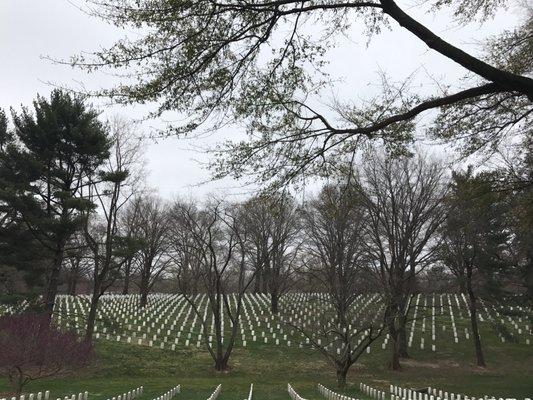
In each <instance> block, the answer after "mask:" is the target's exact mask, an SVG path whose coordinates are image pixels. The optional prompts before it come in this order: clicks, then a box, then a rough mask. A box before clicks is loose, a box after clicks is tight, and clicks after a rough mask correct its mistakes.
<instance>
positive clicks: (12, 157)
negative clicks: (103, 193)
mask: <svg viewBox="0 0 533 400" xmlns="http://www.w3.org/2000/svg"><path fill="white" fill-rule="evenodd" d="M12 119H13V125H14V129H13V131H12V132H10V134H9V135H2V137H4V136H6V139H7V140H6V142H5V143H4V144H3V145H2V151H1V154H0V203H1V204H2V205H3V207H4V208H5V210H6V212H8V213H9V214H10V215H11V218H12V219H13V220H14V221H17V225H18V226H19V227H20V230H19V232H26V233H27V234H31V237H32V239H33V241H34V242H35V243H36V244H38V246H40V248H41V249H42V251H43V252H46V253H47V254H48V258H47V260H46V265H45V267H46V268H45V271H46V274H45V276H44V278H45V286H46V289H45V296H44V302H45V306H46V308H47V310H48V311H50V312H51V311H52V309H53V305H54V301H55V296H56V292H57V287H58V284H59V276H60V271H61V265H62V263H63V259H64V255H65V250H66V246H67V243H68V240H69V238H70V237H71V235H72V234H73V233H74V232H75V231H76V230H77V229H78V228H79V225H80V223H81V214H82V213H83V212H84V211H86V210H88V209H92V208H94V207H95V205H94V204H93V203H92V202H91V201H89V200H87V199H86V198H85V194H84V187H85V185H86V181H87V178H88V177H89V176H91V175H93V174H94V171H95V169H96V168H97V167H98V166H99V165H100V164H102V162H103V161H104V160H105V159H106V158H107V157H108V154H109V139H108V136H107V133H106V130H105V127H104V125H103V124H102V123H101V122H100V121H99V120H98V113H97V112H96V111H95V110H93V109H92V108H90V107H88V106H87V105H86V104H85V101H84V99H83V98H82V97H78V96H73V95H70V94H69V93H67V92H64V91H61V90H54V91H53V92H52V93H51V96H50V99H46V98H44V97H42V96H37V99H36V100H35V101H34V103H33V112H32V111H30V110H29V109H28V108H25V107H24V108H23V109H22V111H21V112H20V113H17V112H15V111H13V110H12ZM6 131H7V128H6ZM2 230H3V231H4V235H3V236H4V237H11V238H13V236H12V235H11V234H10V233H8V232H6V231H5V230H4V227H3V226H2ZM12 250H13V251H11V254H12V256H11V257H13V258H14V259H13V260H11V261H10V262H11V263H15V264H16V263H17V262H19V261H20V260H21V258H22V257H24V253H25V251H24V248H23V247H22V248H16V247H12ZM2 254H7V253H6V252H2Z"/></svg>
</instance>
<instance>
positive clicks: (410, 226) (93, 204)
mask: <svg viewBox="0 0 533 400" xmlns="http://www.w3.org/2000/svg"><path fill="white" fill-rule="evenodd" d="M1 120H2V124H1V127H2V129H1V133H2V134H1V138H2V142H1V148H0V150H1V152H0V181H1V183H2V185H1V188H0V206H1V209H0V212H1V223H2V225H1V227H0V228H1V229H0V246H2V252H1V253H0V256H1V259H0V265H1V267H2V269H9V270H16V271H22V272H23V273H25V276H26V278H27V281H28V283H29V284H40V285H41V286H42V288H43V294H44V305H45V307H46V309H47V311H48V312H49V313H51V312H52V311H53V304H54V299H55V295H56V294H57V290H58V283H59V279H60V276H61V272H62V271H64V272H65V271H66V273H67V274H66V275H67V277H68V279H69V284H70V286H71V288H72V286H75V282H76V277H77V276H79V274H80V271H82V270H85V271H86V273H87V274H89V276H90V278H91V282H92V297H91V300H90V302H91V304H90V307H89V313H88V318H87V328H86V334H85V339H86V340H87V341H90V340H91V339H92V335H93V331H94V325H95V322H96V321H95V320H96V310H97V307H98V302H99V299H100V297H101V296H102V295H103V294H104V293H105V292H106V291H107V290H108V289H109V288H110V287H111V286H113V285H114V284H116V283H117V282H118V281H119V280H120V281H121V282H122V284H123V288H122V291H123V292H124V293H128V291H129V290H130V284H131V282H132V281H134V282H136V283H137V285H138V287H139V291H140V293H141V307H144V306H145V305H146V303H147V298H148V294H149V292H150V291H151V290H152V288H153V286H154V284H155V283H156V282H157V281H158V280H160V279H161V278H163V277H165V278H169V279H171V280H172V281H174V282H175V287H176V289H177V290H178V291H179V292H180V293H182V294H183V295H184V296H185V298H186V299H187V300H188V301H189V303H190V304H191V307H192V308H193V309H194V311H195V312H196V313H197V316H198V318H199V319H200V321H202V323H203V324H204V330H203V333H204V340H205V343H206V346H207V348H208V350H209V352H210V354H211V355H212V356H213V359H214V360H215V367H216V368H217V369H218V370H224V369H226V368H227V366H228V361H229V357H230V355H231V351H232V348H233V343H234V340H235V336H236V334H237V332H238V324H239V318H240V312H241V306H242V298H243V295H244V293H246V292H247V291H255V292H258V293H267V294H268V295H269V296H270V298H271V306H272V312H273V313H274V314H278V315H279V316H280V319H281V320H283V321H284V322H285V323H287V324H290V321H289V320H288V319H287V318H286V316H285V315H283V310H280V309H279V300H280V298H281V296H282V295H283V294H284V293H286V292H287V291H288V290H291V289H292V288H294V289H298V290H303V289H309V288H315V290H317V291H320V292H325V293H327V294H328V295H329V296H328V297H327V298H328V300H327V301H328V302H329V305H330V306H331V307H329V309H331V310H334V314H333V321H335V322H334V324H333V326H332V325H331V315H325V316H324V319H323V320H322V321H318V322H317V324H316V325H315V326H313V327H312V329H310V327H306V328H305V329H304V328H303V327H298V326H294V328H295V329H298V330H300V331H301V332H302V333H304V334H305V335H306V336H308V337H309V338H310V340H313V343H314V345H315V347H317V348H318V349H320V351H321V352H322V353H323V354H324V356H326V357H327V358H328V359H329V360H330V361H331V362H332V364H334V365H335V368H336V370H337V373H338V377H339V384H341V385H342V384H343V383H344V382H345V379H346V374H347V371H348V369H349V368H350V366H351V365H353V363H355V362H356V361H357V360H358V358H359V357H360V356H361V355H362V354H363V352H364V350H365V348H366V347H367V346H368V345H370V343H372V341H373V340H375V339H376V338H377V337H378V336H379V335H380V334H381V332H382V331H384V330H386V331H387V332H388V333H389V335H390V338H391V342H392V346H391V348H392V352H391V359H390V368H392V369H399V368H400V358H401V357H407V356H408V354H407V346H406V333H405V329H406V324H407V322H408V321H407V320H406V315H407V313H408V310H409V307H410V304H409V299H410V298H411V295H412V294H413V293H414V292H415V291H416V290H417V285H418V284H419V282H420V279H419V277H420V276H421V275H423V274H428V273H429V271H430V270H432V269H435V268H436V267H439V268H440V267H441V266H444V267H445V268H446V269H447V271H448V273H449V274H452V275H453V276H455V277H456V278H457V282H458V287H459V289H460V290H462V291H463V292H464V293H465V294H467V295H468V297H469V300H470V302H469V303H470V307H471V309H470V316H471V319H472V320H471V322H472V330H473V338H474V344H475V349H476V355H477V362H478V364H479V365H484V357H483V352H482V347H481V341H480V339H479V333H478V328H477V316H476V310H477V298H478V296H479V295H480V293H481V290H484V294H485V295H491V296H494V295H497V294H498V293H500V292H502V291H504V290H505V289H509V288H510V287H511V285H521V286H523V288H524V290H525V291H526V292H527V293H528V295H529V296H530V297H531V293H532V292H533V290H532V279H531V275H532V254H531V248H532V247H533V246H531V243H532V242H531V232H532V229H531V221H532V218H531V215H532V211H531V204H532V202H531V179H532V178H531V177H532V172H531V171H532V165H531V143H530V142H527V141H526V142H525V144H526V146H524V147H523V148H522V151H521V152H519V153H517V155H516V157H515V161H516V162H515V163H513V166H514V167H513V168H509V167H507V168H501V169H499V170H496V171H492V172H483V173H478V174H475V173H474V172H473V171H472V170H471V169H469V170H467V171H463V172H454V173H453V174H452V175H451V176H449V175H448V173H447V171H446V169H445V168H444V167H443V166H442V165H441V164H440V163H439V162H437V161H435V160H433V159H432V158H431V157H428V156H424V155H422V154H417V155H415V156H414V157H396V158H388V157H387V156H386V155H385V154H384V153H383V152H382V151H381V150H379V149H378V148H373V149H372V151H371V152H369V153H368V154H367V155H366V156H365V157H364V162H362V163H360V165H354V164H350V165H348V166H346V167H345V169H344V170H342V171H341V172H340V173H339V174H337V178H330V180H329V182H328V183H327V184H326V185H325V186H324V187H323V188H322V190H321V191H320V192H319V193H318V194H317V195H316V196H314V197H311V198H308V199H305V201H304V202H303V203H301V202H298V201H296V200H295V199H294V198H293V197H292V196H290V195H289V194H288V193H287V192H274V193H273V192H269V193H264V194H261V195H257V196H255V197H252V198H250V199H248V200H246V201H244V202H242V203H228V202H224V201H220V200H217V199H211V200H209V201H207V202H203V203H197V202H194V201H184V200H177V201H174V202H172V203H167V202H164V201H162V200H161V199H159V198H157V197H156V196H153V195H147V194H146V193H145V192H143V191H142V190H141V189H142V173H141V171H140V170H141V165H142V159H141V158H142V157H141V152H140V142H139V141H138V140H135V139H134V137H133V135H132V126H131V125H130V124H128V123H126V122H124V121H120V120H114V121H111V122H109V123H107V124H103V123H101V122H100V121H99V120H98V115H97V113H96V112H95V111H94V110H92V109H91V108H90V107H88V106H87V105H86V104H85V102H84V100H83V99H82V98H79V97H75V96H71V95H69V94H67V93H65V92H61V91H54V92H53V93H52V95H51V98H50V100H47V99H44V98H41V97H39V98H38V99H37V100H36V102H35V104H34V111H33V113H32V112H30V111H29V110H27V109H24V110H23V111H22V113H20V114H18V113H16V112H12V121H13V125H14V128H13V129H9V128H8V121H7V117H6V116H5V114H2V118H1ZM368 290H371V291H379V292H380V293H381V296H382V299H383V301H384V303H385V312H384V317H383V319H382V320H380V321H378V320H376V316H360V315H357V314H355V312H354V309H353V304H354V301H355V299H356V297H357V295H358V294H361V293H364V292H365V291H368ZM198 293H206V294H207V295H208V300H209V310H210V313H209V315H207V316H205V315H203V313H201V312H200V310H198V308H197V305H196V304H195V301H194V296H195V295H196V294H198ZM229 293H236V295H237V298H236V299H237V300H236V302H235V303H234V304H230V303H229V301H228V297H227V295H228V294H229ZM315 300H316V301H324V300H323V299H322V298H321V299H315ZM223 315H227V316H228V317H229V319H230V321H231V335H230V340H225V341H224V340H222V338H223V334H224V333H223V328H222V326H223V321H222V320H223V317H222V316H223ZM211 319H212V320H213V321H214V323H215V339H216V340H215V341H214V342H213V343H212V342H210V341H209V340H208V330H207V328H206V326H207V324H208V322H209V321H211ZM317 333H319V334H321V335H323V336H324V337H325V338H324V340H323V341H321V342H320V343H328V344H329V343H336V344H337V345H338V346H336V347H340V348H342V349H343V351H342V352H341V354H337V353H333V352H331V351H330V350H328V348H327V347H326V346H324V345H321V344H320V343H319V342H318V341H316V334H317ZM361 334H363V340H359V338H360V335H361ZM313 335H314V336H313Z"/></svg>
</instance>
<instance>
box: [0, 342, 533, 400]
mask: <svg viewBox="0 0 533 400" xmlns="http://www.w3.org/2000/svg"><path fill="white" fill-rule="evenodd" d="M486 336H487V339H486V342H485V350H486V357H487V363H488V368H487V369H485V370H480V369H478V368H475V367H473V366H472V363H471V361H472V360H473V352H472V349H471V345H470V343H469V342H467V341H466V340H464V339H463V340H461V341H460V343H459V344H455V343H453V344H451V343H448V345H445V344H444V343H446V342H445V341H443V344H442V345H440V347H439V348H438V351H437V352H435V353H433V352H428V351H427V350H426V351H420V350H416V349H414V348H412V349H411V357H412V358H411V359H410V360H407V361H404V363H403V370H402V371H401V372H390V371H387V370H386V368H385V364H386V359H387V355H388V352H387V351H375V352H372V353H371V354H365V355H364V356H363V357H362V358H361V360H360V362H359V363H358V364H357V365H355V366H354V367H353V368H352V370H351V371H350V375H349V379H348V381H349V387H348V388H347V389H346V390H345V391H344V392H345V393H346V394H348V395H351V396H354V397H359V398H364V396H362V395H361V393H360V392H359V391H358V390H357V387H358V385H359V383H360V382H364V383H367V384H369V385H371V386H374V387H377V388H382V389H387V390H388V385H389V384H390V383H394V384H399V385H401V386H404V387H423V386H433V387H436V388H439V389H443V390H448V391H453V392H456V393H462V394H466V395H474V396H477V397H481V396H482V395H485V394H487V395H495V396H497V397H517V398H519V397H531V395H532V394H533V351H532V347H531V346H528V345H525V344H513V343H505V344H502V343H500V342H498V341H497V337H496V336H494V335H488V334H487V335H486ZM413 346H414V344H413ZM230 364H231V371H230V372H227V373H217V372H215V371H214V370H213V368H212V366H211V365H212V361H211V358H210V356H209V354H208V353H207V352H205V351H201V350H196V349H185V348H180V349H179V350H177V351H174V352H172V351H170V350H159V349H156V348H150V347H145V346H136V345H128V344H125V343H113V342H106V341H99V342H98V344H97V359H96V360H95V362H94V364H93V365H92V366H91V367H90V368H88V369H86V370H85V371H80V372H78V373H76V374H74V375H70V376H63V377H57V378H53V379H47V380H42V381H36V382H33V383H32V384H30V385H29V386H28V387H27V388H26V390H25V391H26V392H37V391H40V390H50V391H51V399H53V400H55V399H56V398H58V397H63V396H65V395H70V394H73V393H78V392H81V391H85V390H87V391H88V392H89V394H90V396H89V398H90V399H91V400H101V399H102V400H103V399H106V398H108V397H112V396H115V395H117V394H120V393H123V392H125V391H128V390H130V389H134V388H136V387H138V386H140V385H143V386H144V389H145V390H144V395H143V396H142V398H141V399H142V400H151V399H153V398H155V397H157V396H159V395H160V394H162V393H164V392H166V391H167V390H168V389H170V388H171V387H173V386H175V385H177V384H181V387H182V394H180V395H178V396H177V397H176V399H188V400H205V399H207V397H208V396H209V394H210V393H211V392H212V391H213V390H214V388H215V387H216V385H217V384H219V383H222V393H221V395H220V397H219V399H220V400H230V399H232V400H239V399H240V400H242V399H244V398H245V397H246V395H247V393H248V389H249V385H250V383H252V382H253V383H254V399H257V400H267V399H268V400H278V399H285V400H286V399H288V395H287V392H286V385H287V382H290V383H291V384H292V385H293V387H294V388H295V390H297V391H298V393H299V394H300V395H302V396H304V397H306V398H307V399H310V400H315V399H319V398H321V397H320V395H319V393H318V392H317V390H316V384H317V383H322V384H324V385H325V386H327V387H330V388H332V389H334V390H335V378H334V373H333V372H334V371H333V369H332V368H331V367H330V366H329V365H328V364H326V363H325V361H324V359H322V358H321V356H320V355H319V354H316V353H310V352H309V350H303V349H297V348H287V347H283V346H272V345H255V346H253V347H252V348H236V349H235V351H234V353H233V355H232V358H231V361H230ZM1 392H4V393H3V395H2V396H0V397H3V396H5V395H6V394H7V392H9V387H8V385H7V382H6V380H5V379H1V380H0V393H1Z"/></svg>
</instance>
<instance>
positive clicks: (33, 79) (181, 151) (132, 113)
mask: <svg viewBox="0 0 533 400" xmlns="http://www.w3.org/2000/svg"><path fill="white" fill-rule="evenodd" d="M419 2H420V1H416V2H415V1H412V0H410V1H404V0H400V1H399V3H400V4H401V5H402V6H403V7H404V9H405V10H406V11H407V12H409V13H410V14H411V15H413V16H415V17H416V18H418V19H419V20H420V21H421V22H423V23H425V24H426V25H427V26H429V27H430V28H431V29H432V30H433V31H435V32H436V33H437V34H439V35H441V36H443V37H444V38H445V39H446V40H448V41H450V42H451V43H453V44H455V45H457V46H459V47H461V48H463V49H466V50H469V51H472V52H474V53H478V54H479V53H480V52H481V47H480V45H479V43H480V42H481V41H482V40H483V38H485V37H487V36H488V35H492V34H496V33H498V32H500V31H501V30H502V29H505V28H509V27H512V26H514V25H515V24H516V23H517V21H518V19H519V18H520V9H519V8H513V7H512V8H510V9H509V10H507V11H505V12H503V11H502V12H500V13H498V15H497V16H496V18H495V20H493V21H490V22H488V23H486V24H485V25H483V27H480V25H479V24H478V23H475V22H474V23H471V24H469V25H468V26H461V24H459V23H457V22H454V21H453V19H452V18H449V16H447V15H446V14H443V13H438V14H420V13H419V12H417V11H418V8H417V7H415V5H416V4H417V3H419ZM76 5H83V0H70V1H69V0H0V107H2V108H4V109H8V108H9V107H14V108H15V109H19V108H20V105H21V104H24V105H30V104H31V101H32V99H33V98H34V97H35V95H36V94H37V93H39V94H41V95H46V96H47V95H48V93H49V92H50V90H51V89H52V86H51V85H50V82H52V83H54V84H58V85H65V86H69V87H74V88H78V87H80V86H81V85H83V86H85V87H87V88H89V89H95V88H99V87H106V86H109V85H110V84H111V83H112V82H113V77H111V76H106V75H103V74H93V75H88V74H86V73H82V72H80V71H77V70H72V69H71V68H70V67H65V66H60V65H54V64H53V63H51V62H50V61H47V60H45V59H43V58H42V57H41V56H43V55H50V56H51V57H53V58H68V57H69V56H71V55H73V54H77V53H80V52H83V51H92V50H97V49H98V48H100V47H105V46H109V45H111V44H112V43H114V42H115V41H116V40H117V39H118V38H120V37H122V36H124V35H133V34H134V33H132V32H128V31H126V30H121V29H116V28H114V27H110V26H108V25H106V24H105V23H104V22H102V21H101V20H98V19H95V18H92V17H90V16H88V15H86V14H85V13H83V12H82V11H80V10H79V9H78V8H77V7H76ZM328 57H329V58H330V59H331V63H330V65H329V67H328V72H329V73H330V74H331V76H332V77H334V78H339V79H340V83H339V85H338V86H336V87H334V88H332V89H331V91H330V92H329V93H326V94H325V96H324V98H323V101H325V102H327V101H328V100H330V99H331V98H333V97H339V98H341V99H344V100H350V99H364V98H369V97H370V96H372V94H374V93H376V91H377V90H378V84H379V76H378V73H379V71H384V72H386V73H387V74H388V75H389V76H390V77H391V78H392V79H396V80H403V79H405V78H406V77H408V76H409V75H410V74H412V73H413V72H415V71H417V78H418V79H417V82H418V81H419V82H420V84H421V85H423V86H424V87H423V88H422V89H421V90H425V88H426V87H427V89H428V90H431V89H432V86H433V85H435V84H436V83H435V81H434V80H433V78H436V80H437V81H439V83H446V84H454V83H455V84H457V83H458V81H459V78H460V77H461V76H463V74H464V72H465V71H464V70H463V69H462V68H461V67H459V66H457V65H456V64H454V63H453V62H451V61H449V60H447V59H446V58H444V57H442V56H440V55H438V54H435V53H434V52H433V51H431V50H428V49H427V48H426V47H425V46H424V45H423V44H422V43H421V42H420V41H418V40H417V39H414V38H413V37H412V35H411V34H410V33H408V32H406V31H405V30H403V29H402V28H400V27H399V26H397V25H396V24H393V25H392V30H391V31H385V32H383V33H382V34H380V35H379V36H377V37H375V38H373V39H372V41H371V42H370V43H369V45H368V46H367V38H366V37H365V35H364V33H363V32H362V31H360V30H359V29H358V28H356V27H354V28H353V29H352V31H351V34H350V37H349V38H345V39H342V41H340V42H339V45H338V46H337V47H336V48H335V49H333V50H332V51H330V53H329V54H328ZM428 75H431V77H432V79H430V78H429V76H428ZM328 97H329V98H328ZM94 104H95V105H97V106H98V105H99V103H98V102H94ZM100 106H101V104H100ZM103 109H104V110H105V112H104V116H106V117H108V116H111V115H113V114H120V115H123V116H124V117H126V118H137V117H139V115H142V114H143V113H144V112H145V111H146V109H143V108H141V107H128V108H124V107H121V108H118V107H113V108H109V107H103ZM161 124H162V122H161V121H151V122H148V123H145V124H144V126H143V127H142V129H143V131H148V130H150V129H151V128H152V129H153V128H154V127H158V126H161ZM233 134H234V132H229V131H224V132H220V133H218V134H216V135H214V136H211V137H209V138H206V139H202V140H200V139H195V140H190V141H186V140H177V139H165V140H161V141H159V142H157V143H153V142H149V143H147V149H146V158H147V169H148V172H149V175H148V184H149V185H150V186H151V187H154V188H156V189H157V190H158V191H159V193H160V194H161V195H162V196H164V197H167V198H170V197H172V196H174V195H182V196H191V195H192V196H202V195H204V194H206V193H213V192H214V193H219V194H221V193H224V194H235V195H239V194H241V193H243V192H246V191H247V190H246V189H243V188H242V187H240V185H239V183H237V182H233V181H230V180H227V181H223V182H213V183H208V184H205V185H200V186H198V185H197V184H198V183H200V182H203V181H205V180H207V179H208V178H209V173H208V172H207V171H206V170H205V169H203V168H202V166H201V165H200V164H199V163H198V162H197V161H195V160H200V161H205V160H206V157H205V155H203V154H202V153H201V152H198V151H197V147H198V146H200V147H205V146H208V145H210V144H213V143H215V142H216V141H217V140H222V139H226V138H228V137H231V136H232V135H233Z"/></svg>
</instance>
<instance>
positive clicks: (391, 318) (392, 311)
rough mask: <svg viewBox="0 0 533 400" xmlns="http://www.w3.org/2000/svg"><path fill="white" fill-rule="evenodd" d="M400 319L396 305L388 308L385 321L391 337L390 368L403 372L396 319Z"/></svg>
mask: <svg viewBox="0 0 533 400" xmlns="http://www.w3.org/2000/svg"><path fill="white" fill-rule="evenodd" d="M397 317H398V308H397V306H396V305H394V304H390V305H389V306H387V310H386V311H385V320H386V321H387V322H386V323H387V327H388V330H389V336H390V339H391V358H390V360H389V365H388V368H389V369H390V370H392V371H399V370H401V365H400V345H399V334H398V330H397V329H396V319H397Z"/></svg>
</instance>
